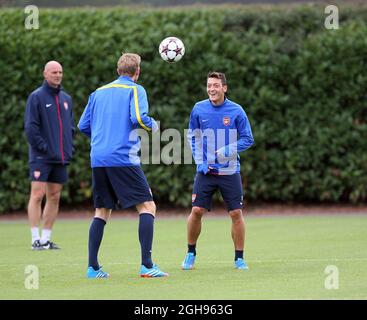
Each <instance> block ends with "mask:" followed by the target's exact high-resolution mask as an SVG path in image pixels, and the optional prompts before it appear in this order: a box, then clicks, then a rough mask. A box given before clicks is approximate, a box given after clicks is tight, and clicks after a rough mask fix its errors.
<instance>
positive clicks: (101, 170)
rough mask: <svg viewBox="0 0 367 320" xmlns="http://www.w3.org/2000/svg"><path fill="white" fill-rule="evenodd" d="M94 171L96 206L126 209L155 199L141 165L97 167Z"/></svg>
mask: <svg viewBox="0 0 367 320" xmlns="http://www.w3.org/2000/svg"><path fill="white" fill-rule="evenodd" d="M92 173H93V201H94V208H106V209H118V208H122V209H126V208H129V207H132V206H135V205H137V204H140V203H143V202H146V201H153V196H152V193H151V191H150V188H149V184H148V181H147V178H146V177H145V175H144V172H143V170H142V169H141V167H140V166H131V167H95V168H92Z"/></svg>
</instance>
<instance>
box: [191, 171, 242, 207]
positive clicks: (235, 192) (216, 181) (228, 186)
mask: <svg viewBox="0 0 367 320" xmlns="http://www.w3.org/2000/svg"><path fill="white" fill-rule="evenodd" d="M218 189H219V190H220V193H221V194H222V197H223V200H224V201H225V203H226V205H227V210H228V211H231V210H235V209H242V202H243V192H242V180H241V175H240V174H239V173H236V174H231V175H214V174H207V175H204V174H203V173H197V174H196V176H195V181H194V190H193V193H192V206H195V207H201V208H205V209H207V210H209V211H210V209H211V205H212V197H213V194H214V193H215V192H216V191H217V190H218Z"/></svg>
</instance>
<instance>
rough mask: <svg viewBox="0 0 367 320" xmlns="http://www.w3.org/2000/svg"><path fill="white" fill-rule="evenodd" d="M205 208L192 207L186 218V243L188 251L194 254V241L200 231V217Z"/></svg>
mask: <svg viewBox="0 0 367 320" xmlns="http://www.w3.org/2000/svg"><path fill="white" fill-rule="evenodd" d="M206 211H207V210H206V209H205V208H201V207H192V209H191V213H190V215H189V217H188V219H187V244H188V247H189V248H188V249H189V252H193V253H194V255H196V242H197V240H198V238H199V236H200V233H201V218H202V217H203V215H204V213H205V212H206Z"/></svg>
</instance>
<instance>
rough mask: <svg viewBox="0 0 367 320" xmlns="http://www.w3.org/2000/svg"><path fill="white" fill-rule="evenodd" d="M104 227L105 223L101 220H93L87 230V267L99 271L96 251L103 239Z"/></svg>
mask: <svg viewBox="0 0 367 320" xmlns="http://www.w3.org/2000/svg"><path fill="white" fill-rule="evenodd" d="M105 225H106V221H104V220H103V219H101V218H94V219H93V221H92V224H91V225H90V228H89V243H88V250H89V262H88V265H89V266H90V267H93V269H94V270H98V269H99V264H98V250H99V246H100V245H101V242H102V238H103V230H104V226H105Z"/></svg>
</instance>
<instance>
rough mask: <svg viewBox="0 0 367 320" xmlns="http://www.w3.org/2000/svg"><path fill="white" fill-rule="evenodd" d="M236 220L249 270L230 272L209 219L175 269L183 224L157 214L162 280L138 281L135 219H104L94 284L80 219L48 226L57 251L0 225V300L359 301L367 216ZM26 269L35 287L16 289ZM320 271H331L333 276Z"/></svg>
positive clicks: (224, 235)
mask: <svg viewBox="0 0 367 320" xmlns="http://www.w3.org/2000/svg"><path fill="white" fill-rule="evenodd" d="M245 220H246V229H247V230H246V238H247V239H246V260H247V262H248V264H249V267H250V270H249V271H240V270H235V269H234V268H233V256H234V253H233V244H232V240H231V236H230V226H231V224H230V219H229V218H228V217H219V218H218V217H210V214H209V215H207V216H206V217H204V219H203V228H202V234H201V237H200V239H199V242H198V245H197V252H198V255H197V260H196V268H195V270H192V271H182V270H181V269H180V264H181V262H182V260H183V258H184V255H185V252H186V219H185V218H183V217H178V218H159V216H158V218H157V219H156V221H155V235H154V244H153V259H154V261H155V262H156V263H157V264H158V265H159V266H160V268H161V269H162V270H164V271H166V272H168V273H169V274H170V277H169V278H163V279H143V278H140V277H139V276H138V272H139V264H140V246H139V241H138V231H137V227H138V219H137V217H136V219H117V218H113V217H112V219H111V220H110V221H109V223H108V224H107V226H106V228H105V236H104V240H103V242H102V245H101V250H100V256H99V261H100V264H102V265H103V267H104V270H106V271H108V272H109V273H110V275H111V278H110V279H95V280H88V279H86V278H85V272H86V267H87V241H88V230H89V224H90V220H89V219H86V220H61V219H59V220H58V221H57V223H56V225H55V227H54V232H53V239H54V240H55V242H56V243H57V244H59V245H60V246H61V247H62V250H60V251H49V250H47V251H31V250H30V231H29V228H28V224H27V221H25V220H24V221H15V222H14V221H13V222H4V221H2V222H0V287H1V290H0V299H123V300H130V299H133V300H154V299H163V300H171V299H175V300H186V299H194V300H199V299H200V300H201V299H205V300H212V299H221V300H229V299H231V300H245V299H367V268H366V264H367V232H366V230H367V216H365V215H335V216H332V215H325V216H315V215H310V216H306V215H303V216H299V215H297V216H248V217H246V218H245ZM28 265H34V266H36V267H37V268H38V271H39V288H38V289H26V288H25V280H26V277H27V275H28V273H26V272H25V271H26V267H27V266H28ZM328 266H335V267H331V268H332V270H334V273H333V274H330V273H328V272H329V271H328V270H329V269H327V267H328ZM325 270H326V271H325ZM335 270H337V273H338V275H337V274H335ZM330 276H338V278H337V280H335V279H336V278H335V277H334V278H333V279H334V280H333V281H334V282H332V284H331V286H333V285H334V289H327V288H326V287H328V285H327V284H329V285H330V283H331V282H330V281H331V280H330V278H328V277H330ZM335 281H337V282H335ZM325 284H326V287H325ZM336 285H337V286H338V289H335V286H336Z"/></svg>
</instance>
